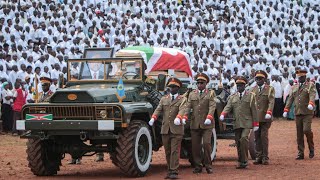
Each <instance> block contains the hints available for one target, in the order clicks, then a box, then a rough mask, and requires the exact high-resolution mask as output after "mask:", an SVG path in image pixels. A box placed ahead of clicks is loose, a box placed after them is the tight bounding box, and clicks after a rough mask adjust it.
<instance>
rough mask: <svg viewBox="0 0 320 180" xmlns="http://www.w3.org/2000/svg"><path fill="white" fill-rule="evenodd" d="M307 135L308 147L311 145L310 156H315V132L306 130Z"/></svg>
mask: <svg viewBox="0 0 320 180" xmlns="http://www.w3.org/2000/svg"><path fill="white" fill-rule="evenodd" d="M305 135H306V137H307V142H308V147H309V158H313V157H314V143H313V132H312V131H310V132H305Z"/></svg>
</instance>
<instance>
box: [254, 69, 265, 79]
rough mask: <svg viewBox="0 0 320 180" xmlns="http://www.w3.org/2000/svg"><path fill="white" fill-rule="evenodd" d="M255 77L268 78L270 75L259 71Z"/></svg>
mask: <svg viewBox="0 0 320 180" xmlns="http://www.w3.org/2000/svg"><path fill="white" fill-rule="evenodd" d="M255 77H263V78H267V77H268V74H267V73H266V72H265V71H263V70H258V71H256V74H255Z"/></svg>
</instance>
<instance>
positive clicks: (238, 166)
mask: <svg viewBox="0 0 320 180" xmlns="http://www.w3.org/2000/svg"><path fill="white" fill-rule="evenodd" d="M247 166H248V162H240V163H239V164H238V165H237V167H236V169H245V168H247Z"/></svg>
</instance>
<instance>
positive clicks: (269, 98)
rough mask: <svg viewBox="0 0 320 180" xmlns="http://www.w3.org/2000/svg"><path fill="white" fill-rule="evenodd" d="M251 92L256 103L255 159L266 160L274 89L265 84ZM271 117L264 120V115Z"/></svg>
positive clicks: (267, 157)
mask: <svg viewBox="0 0 320 180" xmlns="http://www.w3.org/2000/svg"><path fill="white" fill-rule="evenodd" d="M252 92H253V93H254V94H256V101H257V116H258V121H259V129H258V130H257V131H256V132H255V141H256V153H257V159H258V160H259V161H261V160H262V159H265V160H268V159H269V156H268V149H269V137H268V133H269V128H270V127H271V123H272V110H273V107H274V88H273V87H272V86H269V85H267V84H265V85H264V87H263V88H262V89H261V91H260V88H259V86H255V87H254V88H253V89H252ZM267 113H268V114H270V115H271V119H265V115H266V114H267Z"/></svg>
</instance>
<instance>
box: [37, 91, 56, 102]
mask: <svg viewBox="0 0 320 180" xmlns="http://www.w3.org/2000/svg"><path fill="white" fill-rule="evenodd" d="M52 95H53V92H52V91H51V90H49V91H48V92H47V93H44V92H41V93H39V97H40V98H39V102H49V100H50V98H51V96H52Z"/></svg>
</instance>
